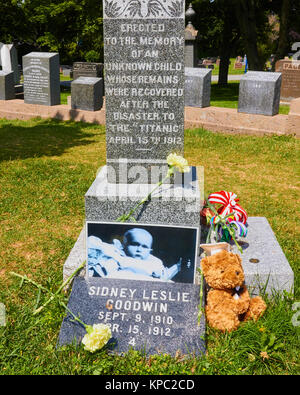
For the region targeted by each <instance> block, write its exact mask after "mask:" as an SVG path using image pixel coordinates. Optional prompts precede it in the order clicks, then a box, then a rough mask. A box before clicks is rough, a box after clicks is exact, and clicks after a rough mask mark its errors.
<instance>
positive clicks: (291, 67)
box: [275, 59, 300, 101]
mask: <svg viewBox="0 0 300 395" xmlns="http://www.w3.org/2000/svg"><path fill="white" fill-rule="evenodd" d="M275 70H276V71H277V72H281V75H282V84H281V90H280V98H281V100H286V101H290V100H293V99H295V98H297V97H300V60H289V59H281V60H278V61H277V62H276V64H275Z"/></svg>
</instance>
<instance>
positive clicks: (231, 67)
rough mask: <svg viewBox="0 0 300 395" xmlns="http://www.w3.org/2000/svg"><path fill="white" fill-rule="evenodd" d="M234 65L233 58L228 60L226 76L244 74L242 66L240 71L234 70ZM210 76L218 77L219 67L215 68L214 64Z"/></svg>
mask: <svg viewBox="0 0 300 395" xmlns="http://www.w3.org/2000/svg"><path fill="white" fill-rule="evenodd" d="M234 63H235V58H230V65H229V68H228V74H235V75H236V74H244V73H245V66H244V65H243V67H242V68H241V69H235V68H234ZM212 75H219V66H217V65H216V64H214V68H213V71H212Z"/></svg>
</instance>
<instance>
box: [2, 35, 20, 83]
mask: <svg viewBox="0 0 300 395" xmlns="http://www.w3.org/2000/svg"><path fill="white" fill-rule="evenodd" d="M0 65H1V66H2V70H3V71H7V72H11V71H13V73H14V84H15V85H18V84H20V71H19V66H18V54H17V50H16V48H15V47H14V45H13V44H3V43H1V45H0Z"/></svg>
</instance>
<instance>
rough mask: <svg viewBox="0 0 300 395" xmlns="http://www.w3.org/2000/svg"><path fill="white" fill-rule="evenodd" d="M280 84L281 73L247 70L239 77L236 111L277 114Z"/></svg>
mask: <svg viewBox="0 0 300 395" xmlns="http://www.w3.org/2000/svg"><path fill="white" fill-rule="evenodd" d="M280 86H281V73H270V72H266V71H248V73H246V74H244V75H243V76H242V77H241V79H240V88H239V102H238V112H246V113H249V114H263V115H275V114H278V111H279V102H280Z"/></svg>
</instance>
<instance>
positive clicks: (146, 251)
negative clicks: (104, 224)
mask: <svg viewBox="0 0 300 395" xmlns="http://www.w3.org/2000/svg"><path fill="white" fill-rule="evenodd" d="M151 248H152V236H151V235H150V233H145V232H139V231H138V230H137V231H134V232H132V233H131V234H130V235H128V239H127V243H126V244H125V246H124V250H125V253H126V255H127V256H130V257H132V258H137V259H142V260H145V259H147V258H148V257H149V255H150V253H151Z"/></svg>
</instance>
